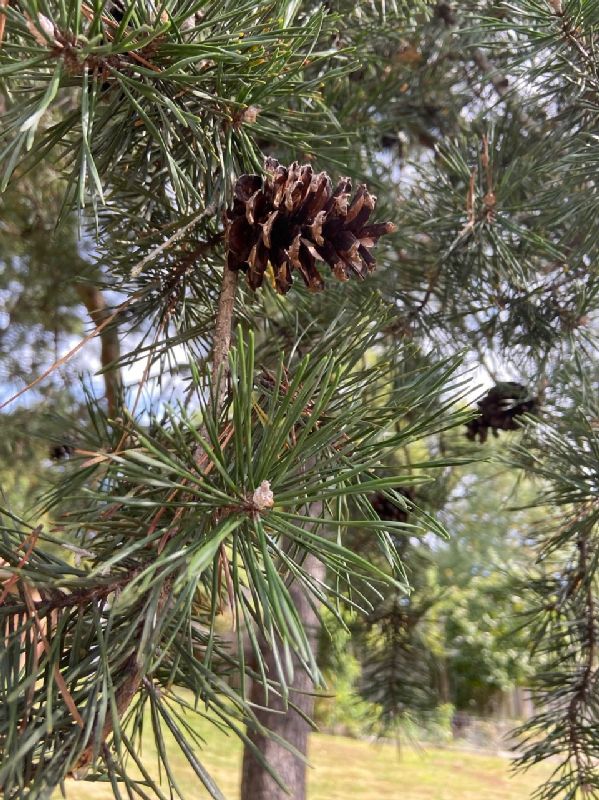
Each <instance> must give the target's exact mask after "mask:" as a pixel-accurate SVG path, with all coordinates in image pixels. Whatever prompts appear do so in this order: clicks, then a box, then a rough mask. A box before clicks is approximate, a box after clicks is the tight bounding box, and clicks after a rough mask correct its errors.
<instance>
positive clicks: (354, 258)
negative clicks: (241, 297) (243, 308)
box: [227, 158, 396, 294]
mask: <svg viewBox="0 0 599 800" xmlns="http://www.w3.org/2000/svg"><path fill="white" fill-rule="evenodd" d="M265 166H266V177H265V178H262V177H261V176H260V175H242V176H241V177H240V178H239V180H238V181H237V183H236V184H235V192H234V200H233V207H232V209H230V210H229V211H228V212H227V249H228V253H227V266H228V267H229V269H242V270H243V271H244V272H246V273H247V279H248V283H249V285H250V286H251V288H252V289H254V290H255V289H258V287H260V286H261V285H262V282H263V280H264V273H265V271H266V267H267V264H268V262H269V261H270V263H271V265H272V268H273V272H274V277H275V287H276V290H277V291H278V292H279V293H280V294H285V293H286V292H288V291H289V288H290V286H291V283H292V280H293V279H292V272H293V270H297V271H298V272H299V273H300V275H301V276H302V278H303V279H304V282H305V284H306V286H307V287H308V288H309V289H310V290H311V291H319V290H321V289H323V288H324V281H323V279H322V276H321V275H320V273H319V272H318V270H317V269H316V261H317V260H319V261H325V262H326V263H327V264H329V266H330V267H331V268H332V270H333V272H334V274H335V276H336V277H337V278H339V280H348V278H349V277H350V275H355V276H357V277H359V278H364V277H366V275H367V274H368V273H369V272H371V271H372V270H373V269H374V267H375V261H374V258H373V257H372V255H371V254H370V249H371V248H372V247H374V245H375V244H376V243H377V241H378V239H379V237H380V236H382V235H383V234H385V233H392V232H393V231H395V230H396V228H395V225H393V223H391V222H383V223H379V224H373V225H367V224H366V223H367V222H368V219H369V217H370V215H371V213H372V211H373V209H374V207H375V204H376V197H374V195H371V194H370V193H369V192H368V190H367V188H366V186H364V185H360V186H358V189H357V190H356V193H355V195H354V197H353V199H352V200H351V201H350V195H351V182H350V180H349V179H348V178H342V179H341V180H340V181H339V182H338V184H337V187H336V188H335V189H333V188H332V184H331V179H330V178H329V176H328V175H327V173H326V172H319V173H314V172H313V171H312V167H311V166H310V165H309V164H306V165H304V166H300V165H299V164H298V163H297V162H294V163H293V164H292V165H291V166H290V167H283V166H281V165H280V164H279V162H278V161H276V160H275V159H274V158H268V159H266V165H265Z"/></svg>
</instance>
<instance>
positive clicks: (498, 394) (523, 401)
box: [466, 381, 538, 444]
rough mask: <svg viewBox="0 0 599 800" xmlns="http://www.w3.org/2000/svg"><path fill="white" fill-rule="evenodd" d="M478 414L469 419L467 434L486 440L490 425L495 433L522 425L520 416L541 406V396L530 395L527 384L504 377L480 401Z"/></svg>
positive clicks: (471, 437)
mask: <svg viewBox="0 0 599 800" xmlns="http://www.w3.org/2000/svg"><path fill="white" fill-rule="evenodd" d="M477 405H478V408H479V414H478V416H476V417H474V419H471V420H470V421H469V422H467V423H466V438H467V439H470V441H472V442H473V441H475V440H476V439H478V440H479V442H480V443H481V444H483V443H484V442H486V441H487V437H488V435H489V429H491V431H492V432H493V436H495V437H497V436H498V431H500V430H501V431H517V430H518V428H519V427H520V423H519V421H518V417H521V416H522V414H534V413H536V411H537V410H538V400H537V398H536V397H531V396H530V395H529V392H528V389H527V388H526V386H522V384H520V383H516V382H515V381H505V382H503V383H498V384H497V385H496V386H493V387H492V388H491V389H489V391H488V392H487V394H486V395H485V396H484V397H483V399H482V400H479V402H478V403H477Z"/></svg>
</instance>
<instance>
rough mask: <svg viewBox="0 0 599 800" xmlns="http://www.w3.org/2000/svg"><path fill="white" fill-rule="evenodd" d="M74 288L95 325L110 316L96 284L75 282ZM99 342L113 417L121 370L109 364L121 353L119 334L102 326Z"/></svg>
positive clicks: (105, 383)
mask: <svg viewBox="0 0 599 800" xmlns="http://www.w3.org/2000/svg"><path fill="white" fill-rule="evenodd" d="M75 289H76V291H77V294H78V295H79V297H80V299H81V302H82V303H83V304H84V306H85V307H86V308H87V310H88V312H89V315H90V317H91V318H92V320H93V322H94V323H95V324H96V325H100V324H101V323H102V322H104V320H105V319H106V318H107V317H108V316H110V313H111V311H110V309H109V308H108V305H107V304H106V300H105V298H104V295H103V294H102V292H101V291H100V289H98V287H97V286H94V285H93V284H92V283H76V284H75ZM100 342H101V345H102V352H101V355H100V360H101V362H102V367H103V368H104V370H105V371H104V373H103V375H104V386H105V389H106V402H107V405H108V416H110V417H114V416H115V414H116V412H117V411H118V407H119V398H120V393H121V371H120V369H119V368H118V367H114V366H110V365H111V364H113V363H114V362H115V361H117V360H118V359H119V357H120V354H121V347H120V342H119V334H118V330H117V329H116V327H110V325H109V326H108V327H107V328H104V330H103V331H102V332H101V334H100Z"/></svg>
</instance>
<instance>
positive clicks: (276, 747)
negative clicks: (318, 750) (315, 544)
mask: <svg viewBox="0 0 599 800" xmlns="http://www.w3.org/2000/svg"><path fill="white" fill-rule="evenodd" d="M303 567H304V569H305V570H306V571H307V572H308V573H309V574H310V575H312V576H313V577H314V578H316V579H317V580H324V573H325V568H324V566H323V564H322V562H320V561H318V560H317V559H316V558H315V557H314V556H313V555H311V554H308V555H307V556H306V559H305V561H304V563H303ZM289 591H290V594H291V597H292V599H293V602H294V603H295V607H296V608H297V611H298V615H299V617H300V619H301V621H302V623H303V625H304V627H305V629H306V631H307V633H308V637H309V640H310V646H311V647H312V649H313V650H314V651H315V649H316V641H317V636H318V629H319V621H318V618H317V616H316V614H315V613H314V610H313V609H312V607H311V606H310V603H309V601H308V598H307V597H306V595H305V593H304V592H303V590H302V588H301V586H299V585H298V584H297V583H296V582H294V583H293V584H292V585H291V587H290V590H289ZM265 662H266V665H267V669H268V670H269V674H270V675H276V667H275V663H274V657H273V656H272V654H271V653H268V654H267V655H266V658H265ZM293 665H294V682H293V683H294V691H291V692H290V699H291V700H292V702H293V703H294V704H295V705H297V706H298V708H300V709H301V710H302V712H303V713H304V714H306V715H307V716H308V717H312V714H313V711H314V697H313V696H312V695H311V694H310V692H313V691H314V686H313V685H312V681H311V679H310V677H309V676H308V675H307V674H306V672H305V671H304V670H303V669H302V668H301V666H300V664H299V662H298V660H297V659H296V658H294V659H293ZM250 697H251V701H252V702H253V703H254V704H256V705H258V706H263V705H264V689H263V687H262V686H261V685H260V684H259V683H258V682H254V684H253V685H252V688H251V693H250ZM269 703H270V707H269V708H268V709H256V716H257V718H258V720H259V721H260V723H261V724H262V725H264V726H265V727H266V728H267V729H269V730H271V731H273V732H275V733H276V734H277V735H278V736H280V737H281V738H282V739H284V740H285V741H286V742H289V744H291V745H293V747H295V748H296V750H298V751H299V752H300V753H303V754H306V752H307V745H308V733H309V731H310V726H309V725H308V723H307V722H306V721H305V720H304V719H303V718H302V717H301V716H300V715H299V714H298V713H297V711H295V709H291V708H289V709H288V710H287V711H286V712H285V709H284V707H283V703H282V700H281V699H280V698H279V697H276V696H272V695H269ZM248 735H249V737H250V739H251V740H252V742H253V743H254V745H255V746H256V747H257V748H258V749H259V751H260V752H261V753H262V754H263V755H264V757H265V758H266V760H267V761H268V763H269V764H270V766H271V768H272V769H273V770H274V771H275V772H276V773H277V775H278V776H279V777H280V779H281V780H282V781H283V783H284V784H285V785H286V786H287V787H288V790H289V792H285V791H284V789H282V788H281V787H280V786H279V785H278V784H277V783H276V781H275V780H274V779H273V778H272V777H271V776H270V775H269V773H268V772H267V771H266V770H265V769H264V767H263V766H262V765H261V764H260V762H259V761H258V760H257V759H256V758H255V757H254V755H253V754H252V752H251V750H250V749H249V748H248V747H246V748H245V751H244V754H243V772H242V780H241V800H305V797H306V764H305V762H304V761H302V760H301V759H300V758H298V757H297V756H295V755H294V754H293V753H290V752H289V750H287V749H285V748H284V747H283V746H282V745H280V744H278V743H277V742H276V741H273V740H272V739H270V738H269V737H267V736H264V735H262V734H260V733H257V732H256V731H254V730H248Z"/></svg>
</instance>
